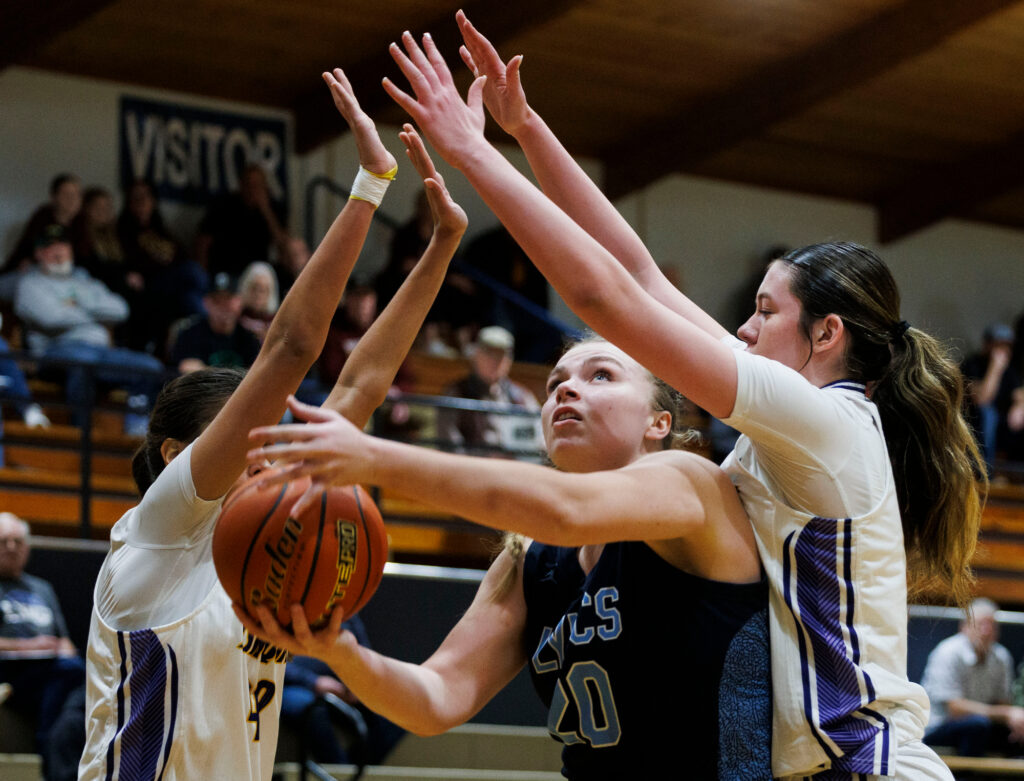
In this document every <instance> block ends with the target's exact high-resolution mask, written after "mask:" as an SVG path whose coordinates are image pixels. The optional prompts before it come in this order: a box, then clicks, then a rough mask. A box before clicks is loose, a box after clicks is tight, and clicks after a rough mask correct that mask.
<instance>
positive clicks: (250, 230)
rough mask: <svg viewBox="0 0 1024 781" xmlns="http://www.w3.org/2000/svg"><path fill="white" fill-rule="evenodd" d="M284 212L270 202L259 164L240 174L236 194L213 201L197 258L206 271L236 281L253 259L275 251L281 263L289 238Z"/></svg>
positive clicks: (203, 225)
mask: <svg viewBox="0 0 1024 781" xmlns="http://www.w3.org/2000/svg"><path fill="white" fill-rule="evenodd" d="M285 224H286V218H285V214H284V210H283V209H282V208H281V207H280V206H279V205H278V204H275V203H272V202H271V199H270V188H269V185H268V183H267V174H266V171H264V170H263V167H262V166H260V165H259V164H258V163H249V164H248V165H247V166H246V167H245V170H243V171H242V178H241V182H240V185H239V189H238V191H237V192H233V193H229V194H227V195H225V196H223V197H221V198H219V199H217V200H215V201H214V202H213V203H212V204H211V205H210V208H209V209H208V210H207V212H206V215H205V216H204V217H203V219H202V222H200V224H199V235H198V237H197V238H196V259H197V260H198V261H199V262H200V263H201V264H202V265H203V267H204V268H205V269H206V270H207V271H208V272H209V274H210V276H211V278H212V277H213V276H214V275H215V274H219V273H220V272H222V271H226V272H227V273H228V274H231V275H232V276H233V277H235V278H237V277H238V276H239V275H240V274H241V273H242V271H243V270H244V269H245V267H246V266H248V265H249V264H250V263H251V262H252V261H254V260H269V259H270V258H271V249H272V248H273V249H275V250H276V253H277V259H278V260H280V259H281V258H282V257H283V256H284V255H285V253H286V252H287V251H288V240H289V238H290V236H289V234H288V231H287V229H286V228H285V227H284V226H285Z"/></svg>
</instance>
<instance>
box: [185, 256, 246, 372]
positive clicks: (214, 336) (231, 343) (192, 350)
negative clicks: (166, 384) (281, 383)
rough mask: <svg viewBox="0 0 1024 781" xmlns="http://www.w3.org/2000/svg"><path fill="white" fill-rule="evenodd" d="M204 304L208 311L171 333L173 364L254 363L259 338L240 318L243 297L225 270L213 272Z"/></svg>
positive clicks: (195, 366) (189, 368) (187, 366)
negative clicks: (243, 324)
mask: <svg viewBox="0 0 1024 781" xmlns="http://www.w3.org/2000/svg"><path fill="white" fill-rule="evenodd" d="M203 307H204V309H205V310H206V313H205V315H197V316H195V317H193V318H190V319H189V321H186V322H185V323H183V324H182V327H181V329H180V330H179V331H178V332H177V334H176V335H174V336H172V340H173V344H172V345H171V348H170V364H171V366H173V367H176V368H177V369H178V371H179V372H182V373H187V372H193V371H196V370H197V369H204V368H206V367H208V366H220V367H237V368H248V367H249V366H251V365H252V362H253V361H255V360H256V356H257V355H258V354H259V351H260V342H259V339H257V338H256V337H255V336H253V335H252V333H250V332H249V331H247V330H246V329H245V328H243V327H242V326H241V325H240V324H239V322H238V318H239V316H240V315H241V313H242V297H241V296H240V295H239V294H238V289H237V286H236V283H235V280H234V279H233V278H232V277H231V275H230V274H228V273H227V272H226V271H222V272H220V273H218V274H216V275H214V277H213V280H212V282H211V284H210V290H209V292H208V293H207V294H206V295H205V296H204V297H203Z"/></svg>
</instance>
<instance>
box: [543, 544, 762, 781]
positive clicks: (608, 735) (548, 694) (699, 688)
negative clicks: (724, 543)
mask: <svg viewBox="0 0 1024 781" xmlns="http://www.w3.org/2000/svg"><path fill="white" fill-rule="evenodd" d="M524 566H525V569H524V575H523V584H524V585H523V591H524V595H525V597H526V607H527V627H526V634H525V642H526V643H527V645H528V648H527V654H528V655H530V656H531V661H530V673H531V675H532V677H533V682H534V687H535V688H536V689H537V692H538V693H539V694H540V696H541V698H542V699H543V701H544V703H545V705H547V706H548V709H549V715H548V730H549V731H550V732H551V734H552V735H553V736H554V737H555V738H556V739H557V740H560V741H562V742H563V743H565V748H564V749H563V751H562V763H563V768H562V774H563V775H565V776H566V777H567V778H571V779H587V781H593V780H594V779H623V778H638V777H641V774H642V773H646V772H653V771H659V772H661V771H664V769H665V768H672V767H674V768H678V770H679V774H678V777H679V778H687V779H694V781H705V780H710V779H716V778H720V779H727V780H728V781H747V780H748V779H758V781H760V780H761V779H764V780H765V781H767V780H768V779H771V767H770V764H771V763H770V759H771V757H770V754H771V685H770V673H769V657H768V623H767V611H768V589H767V583H766V581H762V582H760V583H752V584H734V583H721V582H718V581H711V580H706V579H704V578H699V577H696V576H694V575H691V574H688V573H686V572H683V571H681V570H679V569H677V568H675V567H673V566H672V565H670V564H669V563H668V562H666V561H665V560H664V559H662V558H661V557H660V556H658V555H657V554H656V553H655V552H654V551H653V550H651V548H650V547H648V546H647V545H646V544H645V543H642V542H619V543H609V544H607V545H606V546H605V548H604V551H603V552H602V553H601V557H600V559H599V560H598V562H597V564H596V565H595V566H594V568H593V569H592V570H591V571H590V573H589V574H587V575H584V573H583V570H582V568H581V567H580V564H579V559H578V550H577V549H576V548H558V547H554V546H549V545H541V544H539V543H536V542H534V543H532V544H531V545H530V547H529V549H528V550H527V552H526V559H525V565H524ZM647 777H650V776H647Z"/></svg>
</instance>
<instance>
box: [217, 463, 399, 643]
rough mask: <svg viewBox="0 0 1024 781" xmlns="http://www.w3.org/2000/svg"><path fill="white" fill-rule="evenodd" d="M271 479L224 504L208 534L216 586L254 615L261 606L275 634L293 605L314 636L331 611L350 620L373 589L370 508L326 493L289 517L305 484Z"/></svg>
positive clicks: (379, 554) (365, 497)
mask: <svg viewBox="0 0 1024 781" xmlns="http://www.w3.org/2000/svg"><path fill="white" fill-rule="evenodd" d="M271 474H273V470H269V471H264V472H261V473H260V474H258V475H255V476H254V477H252V478H250V479H249V480H248V481H247V482H245V483H243V484H242V485H241V486H239V488H238V489H237V490H235V491H232V492H231V494H230V495H229V496H228V498H227V499H226V500H225V502H224V507H223V508H222V510H221V514H220V517H219V518H218V519H217V528H216V529H215V530H214V533H213V562H214V565H215V566H216V568H217V576H218V577H219V578H220V582H221V585H222V586H223V587H224V590H225V591H226V592H227V593H228V596H230V597H231V599H232V600H233V601H235V602H237V603H239V604H240V605H242V606H243V607H244V608H245V609H246V610H247V611H249V612H250V613H253V614H254V615H255V610H254V609H255V607H256V606H257V605H266V606H267V607H268V608H270V610H271V611H272V612H273V614H274V617H275V619H276V620H277V622H278V623H279V624H281V625H282V626H289V625H290V624H291V607H292V605H295V604H300V605H302V607H303V609H304V612H305V614H306V619H307V621H309V624H310V626H312V627H313V628H314V629H316V628H320V627H322V626H324V625H326V623H327V622H328V621H329V620H330V616H331V613H332V611H333V610H334V609H335V608H338V607H340V608H341V609H342V610H343V611H344V613H345V616H346V617H351V616H354V615H355V614H356V613H357V612H358V611H359V610H360V608H362V607H363V605H365V604H366V602H367V601H368V600H369V599H370V597H371V596H373V593H374V591H376V589H377V586H378V585H379V584H380V581H381V577H382V576H383V573H384V562H385V560H386V558H387V551H388V542H387V533H386V531H385V529H384V522H383V520H382V519H381V516H380V511H379V510H378V509H377V506H376V504H374V502H373V500H372V499H371V498H370V495H369V494H368V493H366V491H365V490H364V489H363V488H361V487H360V486H357V485H349V486H343V487H334V486H332V487H329V488H326V489H323V490H321V491H320V492H319V493H318V495H317V499H316V501H313V502H310V503H309V504H308V505H307V506H306V509H305V510H303V511H302V512H301V513H300V514H299V515H298V517H292V516H291V510H292V508H293V507H294V506H295V502H296V501H297V500H298V499H299V497H301V496H302V495H303V494H304V493H305V492H306V491H307V490H308V489H309V486H310V480H309V478H308V477H305V478H301V479H299V480H292V481H289V482H287V483H281V484H275V485H267V484H266V481H267V478H268V475H271Z"/></svg>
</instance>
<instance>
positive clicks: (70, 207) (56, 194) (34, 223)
mask: <svg viewBox="0 0 1024 781" xmlns="http://www.w3.org/2000/svg"><path fill="white" fill-rule="evenodd" d="M81 208H82V184H81V182H80V181H79V180H78V177H77V176H75V175H74V174H58V175H57V176H55V177H54V178H53V181H51V182H50V200H49V201H48V202H46V203H44V204H43V205H42V206H40V207H39V208H37V209H36V210H35V211H34V212H33V213H32V216H31V217H29V220H28V222H27V223H26V224H25V228H24V230H22V232H21V236H20V237H19V238H18V241H17V243H16V244H15V245H14V249H13V250H12V251H11V254H10V255H8V256H7V259H6V260H5V261H4V265H3V267H2V268H0V272H3V273H2V274H0V302H3V303H5V304H11V303H13V302H14V294H15V292H16V291H17V287H18V281H19V280H20V278H21V272H24V271H25V270H27V269H28V268H29V266H31V265H32V262H33V261H34V259H35V242H36V239H37V238H38V237H39V235H40V234H41V233H42V232H43V230H44V229H45V228H46V227H47V226H48V225H52V224H57V225H62V226H64V227H65V228H70V227H71V223H72V221H73V220H74V219H75V216H76V215H77V214H78V211H79V209H81Z"/></svg>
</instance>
